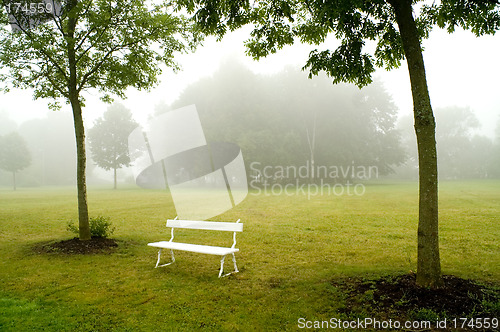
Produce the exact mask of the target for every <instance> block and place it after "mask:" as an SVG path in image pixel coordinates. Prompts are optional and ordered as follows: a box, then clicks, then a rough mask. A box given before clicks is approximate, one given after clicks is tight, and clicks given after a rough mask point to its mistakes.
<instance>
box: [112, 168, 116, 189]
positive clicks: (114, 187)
mask: <svg viewBox="0 0 500 332" xmlns="http://www.w3.org/2000/svg"><path fill="white" fill-rule="evenodd" d="M113 171H114V174H113V175H114V186H113V189H116V168H113Z"/></svg>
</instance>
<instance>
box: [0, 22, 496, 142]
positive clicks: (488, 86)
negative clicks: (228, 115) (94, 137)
mask: <svg viewBox="0 0 500 332" xmlns="http://www.w3.org/2000/svg"><path fill="white" fill-rule="evenodd" d="M248 35H249V30H248V29H246V30H240V31H237V32H234V33H231V34H230V35H227V36H226V37H225V38H224V39H223V41H222V42H218V43H217V42H216V41H215V39H213V38H209V39H208V40H206V41H205V43H204V46H203V47H200V48H199V49H198V51H197V52H196V53H194V54H189V55H181V56H179V57H178V61H179V63H180V64H181V66H182V67H183V70H182V71H181V72H179V73H177V74H174V73H172V72H171V71H170V70H169V69H166V70H165V72H164V74H163V76H162V79H161V84H160V85H159V86H158V87H157V88H155V89H154V90H153V91H152V92H150V93H147V92H139V91H136V90H133V89H131V90H129V91H128V93H127V95H128V99H127V100H124V101H122V103H123V104H124V105H125V106H127V107H128V108H130V109H131V110H132V111H133V112H134V116H135V118H136V119H137V120H138V121H140V122H143V121H145V120H146V119H147V117H148V116H149V115H150V114H151V113H152V112H153V111H154V108H155V105H157V104H159V103H166V104H170V103H172V102H173V101H174V100H175V99H176V98H177V97H178V95H179V94H180V93H181V92H182V90H183V89H184V88H185V87H186V86H188V85H189V83H192V82H195V81H197V80H198V79H200V78H201V77H205V76H210V75H211V74H212V73H213V72H214V71H215V70H216V69H217V68H218V67H219V66H220V64H221V63H223V62H224V61H225V60H227V59H229V58H231V59H234V58H236V59H238V60H239V61H241V62H242V63H244V64H245V65H246V66H247V67H249V68H250V69H251V70H252V71H254V72H255V73H261V74H266V73H275V72H278V71H280V70H282V69H283V68H284V67H285V66H288V65H292V66H296V67H297V68H301V67H302V66H303V65H304V64H305V62H306V59H307V55H308V53H309V52H310V51H311V50H312V49H314V48H315V47H313V46H309V45H300V44H297V45H294V46H292V47H286V48H285V49H283V50H281V51H280V52H278V53H277V54H275V55H272V56H269V57H268V58H265V59H262V60H260V61H259V62H256V61H254V60H252V59H251V58H250V57H248V56H245V55H244V50H245V49H244V46H243V41H244V40H245V39H247V38H248ZM336 43H337V42H336V41H335V40H331V41H330V44H327V45H325V46H324V47H321V46H320V47H318V48H319V49H323V48H327V47H328V45H330V48H331V49H333V48H334V47H335V45H336ZM424 47H425V51H424V60H425V65H426V70H427V79H428V83H429V90H430V94H431V102H432V105H433V107H434V108H438V107H445V106H453V105H457V106H469V107H470V108H471V109H472V110H473V111H474V112H475V113H476V115H477V117H478V118H479V120H480V121H481V123H482V125H483V128H482V130H481V133H483V134H487V135H490V136H491V135H493V131H494V128H495V126H496V123H497V122H498V121H499V120H500V89H499V87H500V86H499V83H498V82H499V80H500V63H499V61H498V56H499V54H500V35H496V36H483V37H480V38H476V37H474V35H473V34H472V33H470V32H466V31H457V32H455V33H454V34H448V33H446V31H443V30H439V29H436V30H434V31H433V32H432V33H431V37H430V39H429V40H426V41H425V42H424ZM376 76H378V77H380V79H381V80H382V81H383V82H384V84H385V86H386V88H387V90H388V91H389V93H390V94H391V95H392V96H393V99H394V101H395V102H396V105H397V106H398V107H399V109H400V113H401V114H411V112H412V101H411V91H410V84H409V78H408V71H407V67H406V63H403V65H402V66H401V67H400V68H399V69H397V70H393V71H391V72H387V71H385V70H383V69H379V70H378V71H377V74H376ZM304 79H307V72H304ZM85 97H86V99H87V107H86V108H85V109H84V117H85V121H86V123H87V126H91V125H92V122H93V120H94V119H95V118H97V117H99V116H101V115H102V113H103V112H104V111H105V110H106V107H107V105H106V104H104V103H102V102H100V101H99V99H98V98H97V95H94V96H92V95H88V94H86V95H85ZM0 111H7V112H8V113H9V114H10V117H11V118H13V119H14V120H15V121H16V122H18V123H21V122H22V121H24V120H27V119H29V118H33V117H44V116H45V114H46V113H47V111H48V109H47V102H46V101H42V100H39V101H33V100H32V96H31V93H30V92H29V91H12V92H10V93H9V94H0ZM63 111H65V112H70V111H71V110H70V108H69V106H64V108H63Z"/></svg>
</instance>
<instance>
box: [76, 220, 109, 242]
mask: <svg viewBox="0 0 500 332" xmlns="http://www.w3.org/2000/svg"><path fill="white" fill-rule="evenodd" d="M89 223H90V235H91V236H92V237H99V238H107V237H109V236H110V235H111V234H113V232H114V231H115V228H114V227H111V222H110V221H109V218H108V217H104V216H97V217H91V218H90V219H89ZM68 230H69V231H70V232H73V233H75V234H76V235H78V234H79V230H78V227H77V226H75V225H74V224H73V223H71V222H70V223H69V224H68Z"/></svg>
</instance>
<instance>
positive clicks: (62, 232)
mask: <svg viewBox="0 0 500 332" xmlns="http://www.w3.org/2000/svg"><path fill="white" fill-rule="evenodd" d="M89 205H90V208H91V211H90V213H91V215H97V214H104V215H106V216H109V217H111V218H112V222H113V225H115V226H116V229H117V230H116V232H115V234H114V235H113V237H114V238H115V239H118V240H120V241H121V246H120V248H119V249H118V250H117V251H116V252H115V253H113V254H108V255H105V254H100V255H92V256H78V255H77V256H68V255H59V254H36V253H34V252H33V250H32V247H33V246H34V245H35V244H37V243H40V242H43V241H51V240H61V239H65V238H70V237H71V234H70V233H68V232H67V231H66V229H65V228H66V224H67V222H68V221H69V220H76V218H77V211H76V192H75V191H74V190H72V189H51V190H47V189H43V190H42V189H37V190H27V189H23V190H19V191H18V192H11V191H9V190H8V189H7V188H4V189H0V257H2V259H1V260H0V280H2V284H1V286H0V329H1V330H13V331H14V330H30V329H31V330H41V329H44V330H48V329H52V330H68V331H72V330H82V331H83V330H92V329H94V330H110V329H113V328H115V329H116V330H120V331H126V330H130V331H136V330H155V329H156V328H158V327H161V329H163V330H169V329H174V328H175V329H176V330H183V329H184V330H192V329H194V328H199V327H205V328H211V329H213V330H221V329H222V330H238V329H239V330H242V331H246V330H250V329H257V330H264V329H265V330H285V329H291V328H295V327H297V320H298V318H300V317H305V318H306V319H308V320H315V319H323V320H328V319H330V318H331V317H339V318H342V317H341V315H339V314H338V313H337V310H338V308H339V307H341V306H342V305H343V294H341V293H340V292H339V291H338V290H337V289H336V288H334V287H333V286H331V285H330V283H329V281H330V280H331V279H332V278H335V277H336V276H341V275H360V274H362V275H369V274H375V275H381V274H389V273H406V272H408V271H409V270H414V269H415V266H416V228H417V213H418V209H417V185H416V184H415V183H395V184H378V185H371V186H368V187H367V188H366V193H365V195H364V196H346V195H344V196H334V195H331V196H326V195H324V196H315V197H312V198H311V199H310V200H308V199H307V197H306V196H301V195H294V196H286V195H281V196H264V195H260V196H255V195H249V196H248V197H247V199H246V200H245V201H244V202H243V203H242V204H240V205H239V206H238V207H236V208H235V209H233V210H231V211H229V212H227V213H225V214H224V215H222V216H220V217H218V218H215V220H227V221H231V220H236V219H237V218H241V219H242V221H243V222H244V224H245V226H244V227H245V229H244V232H243V233H242V234H240V236H239V237H238V239H237V240H238V245H237V247H239V248H240V250H241V252H240V253H238V254H237V260H238V265H239V268H240V270H241V273H239V274H237V275H235V276H234V277H230V278H225V279H221V280H219V279H217V272H218V267H219V259H218V258H217V257H216V256H209V255H208V256H207V255H200V254H191V253H185V252H180V253H178V254H177V255H176V263H175V264H174V265H172V266H169V267H166V268H162V269H153V266H154V263H155V259H156V251H155V250H154V249H153V248H150V247H147V246H146V244H147V243H148V242H152V241H156V240H161V239H168V238H169V232H168V230H167V229H165V227H164V221H165V219H166V218H170V217H174V216H175V210H174V208H173V204H172V201H171V199H170V197H169V195H168V194H166V193H163V192H159V191H147V190H142V189H128V190H117V191H113V190H104V189H91V190H90V192H89ZM440 209H441V210H440V211H441V212H440V218H441V219H440V225H441V226H440V227H441V228H440V232H441V233H440V236H441V248H442V249H441V257H442V266H443V272H444V273H445V274H455V275H458V276H461V277H466V278H476V279H481V280H485V281H494V282H498V281H499V280H500V254H499V253H500V244H499V241H498V239H499V238H500V227H499V221H500V220H499V219H500V217H499V216H500V182H498V181H495V182H443V183H442V184H441V185H440ZM200 235H201V234H197V233H196V232H194V233H193V232H186V233H180V234H179V235H178V237H177V238H176V240H178V241H183V240H185V241H188V242H190V241H193V242H194V241H201V242H210V243H214V244H221V243H225V244H227V245H229V244H230V243H231V236H230V234H225V233H224V234H222V236H223V237H222V239H221V238H220V234H217V232H216V233H215V234H213V235H212V234H211V233H209V235H207V233H206V232H205V233H203V234H202V235H201V236H200ZM226 235H228V236H226ZM200 238H202V239H201V240H200ZM221 241H222V242H221ZM228 263H230V261H229V262H228ZM227 266H228V267H230V266H231V264H228V265H227ZM344 318H345V317H344Z"/></svg>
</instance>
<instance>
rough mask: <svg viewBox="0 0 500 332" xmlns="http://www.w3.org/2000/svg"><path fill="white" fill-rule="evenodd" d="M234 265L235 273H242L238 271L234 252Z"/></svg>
mask: <svg viewBox="0 0 500 332" xmlns="http://www.w3.org/2000/svg"><path fill="white" fill-rule="evenodd" d="M233 263H234V273H237V272H240V271H238V267H237V266H236V257H234V252H233Z"/></svg>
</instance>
